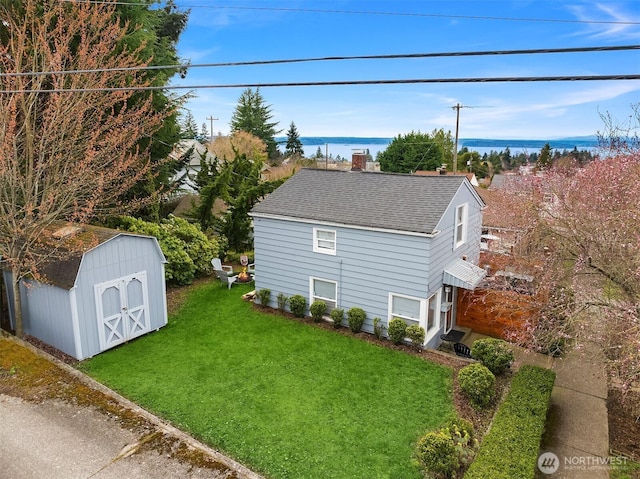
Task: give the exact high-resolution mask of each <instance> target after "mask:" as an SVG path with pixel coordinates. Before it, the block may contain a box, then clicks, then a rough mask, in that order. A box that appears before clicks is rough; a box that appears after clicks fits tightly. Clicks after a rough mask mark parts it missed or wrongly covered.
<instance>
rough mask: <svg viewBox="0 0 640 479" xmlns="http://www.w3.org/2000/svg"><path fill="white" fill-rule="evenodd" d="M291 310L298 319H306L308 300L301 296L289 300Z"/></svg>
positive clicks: (296, 295) (295, 295)
mask: <svg viewBox="0 0 640 479" xmlns="http://www.w3.org/2000/svg"><path fill="white" fill-rule="evenodd" d="M289 309H291V312H292V313H293V315H294V316H295V317H296V318H304V313H305V312H306V310H307V299H306V298H305V297H304V296H302V295H301V294H294V295H293V296H291V297H290V298H289Z"/></svg>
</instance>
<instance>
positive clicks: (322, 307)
mask: <svg viewBox="0 0 640 479" xmlns="http://www.w3.org/2000/svg"><path fill="white" fill-rule="evenodd" d="M309 312H310V313H311V317H312V318H313V320H314V321H315V322H316V323H319V322H320V321H322V317H323V316H324V314H325V313H326V312H327V303H325V302H324V301H322V300H320V299H316V300H315V301H314V302H313V303H311V306H309Z"/></svg>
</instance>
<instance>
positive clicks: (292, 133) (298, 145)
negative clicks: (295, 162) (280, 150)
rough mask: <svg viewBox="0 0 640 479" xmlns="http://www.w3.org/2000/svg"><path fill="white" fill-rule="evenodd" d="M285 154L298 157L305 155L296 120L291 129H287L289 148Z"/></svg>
mask: <svg viewBox="0 0 640 479" xmlns="http://www.w3.org/2000/svg"><path fill="white" fill-rule="evenodd" d="M284 154H285V156H292V157H294V158H296V159H297V158H301V157H303V156H304V150H303V149H302V142H301V141H300V134H299V133H298V129H297V128H296V124H295V123H294V122H291V125H290V126H289V131H287V149H286V150H285V152H284Z"/></svg>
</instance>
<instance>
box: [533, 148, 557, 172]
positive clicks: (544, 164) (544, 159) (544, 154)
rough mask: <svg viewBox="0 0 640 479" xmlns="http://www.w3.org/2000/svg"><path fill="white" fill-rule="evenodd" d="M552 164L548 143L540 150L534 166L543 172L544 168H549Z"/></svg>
mask: <svg viewBox="0 0 640 479" xmlns="http://www.w3.org/2000/svg"><path fill="white" fill-rule="evenodd" d="M552 163H553V159H552V157H551V145H549V143H546V144H545V145H544V146H543V147H542V149H541V150H540V155H539V156H538V161H537V162H536V166H537V167H538V169H541V170H544V169H545V168H549V167H550V166H551V164H552Z"/></svg>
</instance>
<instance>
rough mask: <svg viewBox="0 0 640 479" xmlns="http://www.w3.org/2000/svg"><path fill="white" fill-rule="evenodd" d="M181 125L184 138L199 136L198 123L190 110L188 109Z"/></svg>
mask: <svg viewBox="0 0 640 479" xmlns="http://www.w3.org/2000/svg"><path fill="white" fill-rule="evenodd" d="M181 126H182V137H183V138H189V139H193V138H197V137H198V124H197V123H196V119H195V118H194V117H193V114H192V113H191V112H190V111H187V114H186V115H185V116H184V120H183V122H182V125H181Z"/></svg>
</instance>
